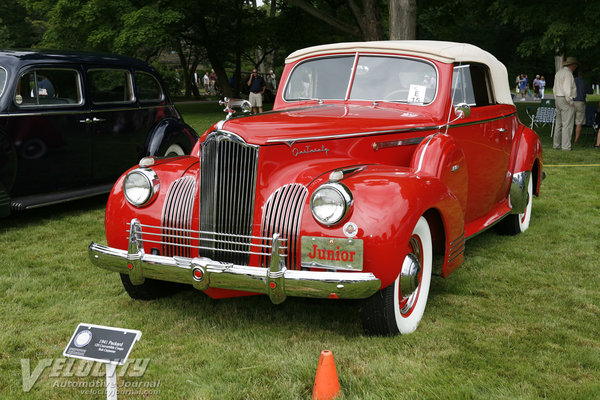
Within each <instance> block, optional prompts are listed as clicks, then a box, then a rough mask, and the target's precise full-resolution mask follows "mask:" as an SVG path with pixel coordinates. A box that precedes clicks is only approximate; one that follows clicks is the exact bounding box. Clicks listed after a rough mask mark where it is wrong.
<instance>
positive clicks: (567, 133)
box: [553, 57, 579, 150]
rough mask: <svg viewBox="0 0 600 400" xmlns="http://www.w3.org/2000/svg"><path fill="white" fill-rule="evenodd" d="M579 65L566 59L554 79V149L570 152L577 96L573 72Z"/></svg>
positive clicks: (573, 58) (574, 60)
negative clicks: (574, 100)
mask: <svg viewBox="0 0 600 400" xmlns="http://www.w3.org/2000/svg"><path fill="white" fill-rule="evenodd" d="M578 65H579V63H578V62H577V59H576V58H575V57H567V59H566V61H565V62H563V68H562V69H561V70H560V71H558V72H557V73H556V75H555V77H554V97H555V102H556V123H555V125H554V144H553V147H554V148H555V149H563V150H571V135H572V134H573V122H574V121H575V107H574V102H573V99H574V98H575V96H577V88H576V86H575V79H574V78H573V71H575V69H576V68H577V66H578Z"/></svg>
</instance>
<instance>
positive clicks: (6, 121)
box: [0, 50, 197, 216]
mask: <svg viewBox="0 0 600 400" xmlns="http://www.w3.org/2000/svg"><path fill="white" fill-rule="evenodd" d="M196 141H197V134H196V133H195V132H194V130H193V129H192V128H191V127H189V126H188V125H186V124H185V123H184V122H183V120H182V118H181V116H180V114H179V113H178V111H177V110H176V109H175V107H174V106H173V104H172V102H171V100H170V98H169V95H168V93H167V92H166V90H165V88H164V85H163V83H162V80H161V78H160V76H159V75H158V73H157V72H156V70H154V68H152V67H150V66H149V65H147V64H146V63H144V62H142V61H140V60H137V59H135V58H131V57H124V56H117V55H112V54H96V53H83V52H58V51H12V50H5V51H0V216H6V215H8V214H9V213H10V211H11V209H13V210H22V209H27V208H33V207H39V206H43V205H47V204H54V203H57V202H61V201H66V200H72V199H76V198H82V197H87V196H91V195H96V194H100V193H107V192H108V191H110V188H111V187H112V184H113V183H114V182H115V180H116V179H117V178H118V177H119V175H120V174H121V173H122V172H123V170H124V169H126V168H128V167H129V166H130V165H131V164H132V163H135V162H137V161H139V160H140V158H142V157H144V156H168V155H184V154H189V153H190V151H191V150H192V148H193V146H194V144H195V143H196Z"/></svg>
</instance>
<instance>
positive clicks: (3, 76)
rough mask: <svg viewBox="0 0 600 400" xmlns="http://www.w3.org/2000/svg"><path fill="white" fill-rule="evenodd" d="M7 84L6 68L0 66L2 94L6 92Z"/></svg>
mask: <svg viewBox="0 0 600 400" xmlns="http://www.w3.org/2000/svg"><path fill="white" fill-rule="evenodd" d="M5 86H6V70H5V69H4V67H2V66H0V96H2V93H4V87H5Z"/></svg>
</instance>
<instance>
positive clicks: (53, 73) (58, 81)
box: [14, 68, 82, 107]
mask: <svg viewBox="0 0 600 400" xmlns="http://www.w3.org/2000/svg"><path fill="white" fill-rule="evenodd" d="M14 102H15V104H16V105H17V106H20V107H27V106H69V105H75V106H76V105H79V104H81V102H82V95H81V79H80V77H79V72H77V71H76V70H73V69H53V68H38V69H33V70H29V71H27V72H26V73H24V74H23V75H21V78H20V79H19V83H18V84H17V89H16V91H15V97H14Z"/></svg>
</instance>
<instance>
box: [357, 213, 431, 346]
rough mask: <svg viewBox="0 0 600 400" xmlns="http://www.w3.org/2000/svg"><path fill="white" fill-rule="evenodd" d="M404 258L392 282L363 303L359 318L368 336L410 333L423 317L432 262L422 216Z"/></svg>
mask: <svg viewBox="0 0 600 400" xmlns="http://www.w3.org/2000/svg"><path fill="white" fill-rule="evenodd" d="M403 256H404V260H403V266H402V269H401V272H400V273H399V274H398V276H397V277H396V279H395V280H394V282H393V283H392V284H391V285H389V286H388V287H386V288H384V289H382V290H380V291H379V292H377V293H375V295H373V296H372V297H370V298H369V299H367V300H365V302H364V304H363V307H362V309H361V318H362V322H363V328H364V330H365V332H366V333H367V334H372V335H384V336H388V335H396V334H398V333H400V334H408V333H412V332H414V331H415V330H416V329H417V326H418V325H419V322H420V321H421V318H422V317H423V313H424V312H425V306H426V305H427V298H428V296H429V287H430V285H431V269H432V262H433V245H432V240H431V230H430V228H429V224H428V223H427V219H425V217H420V218H419V221H418V222H417V224H416V225H415V228H414V229H413V232H412V234H411V237H410V239H409V243H408V244H407V251H406V255H404V254H403ZM403 290H404V291H405V293H402V291H403Z"/></svg>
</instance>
